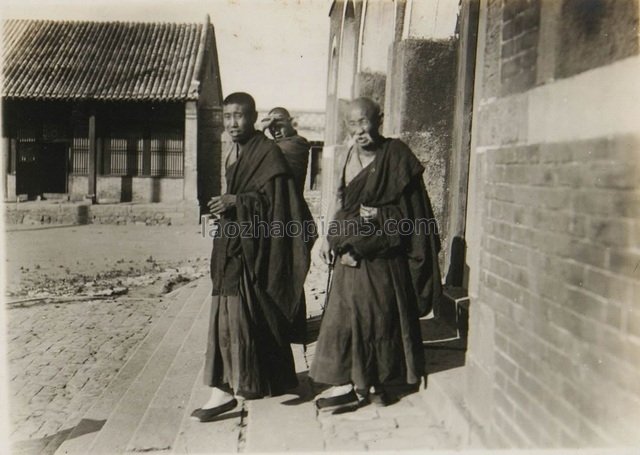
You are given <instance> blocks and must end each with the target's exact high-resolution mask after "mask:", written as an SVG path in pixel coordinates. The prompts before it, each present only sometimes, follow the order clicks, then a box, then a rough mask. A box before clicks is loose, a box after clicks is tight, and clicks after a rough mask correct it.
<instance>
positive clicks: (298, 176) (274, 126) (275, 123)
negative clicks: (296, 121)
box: [261, 107, 311, 194]
mask: <svg viewBox="0 0 640 455" xmlns="http://www.w3.org/2000/svg"><path fill="white" fill-rule="evenodd" d="M261 127H262V128H263V131H264V130H265V129H268V130H269V133H270V134H271V136H273V138H274V139H275V141H276V143H277V144H278V147H280V150H282V153H283V154H284V157H285V158H286V160H287V162H288V163H289V166H290V167H291V171H292V172H293V179H294V180H295V182H296V188H297V189H298V191H300V194H302V193H303V192H304V182H305V180H306V178H307V165H308V164H309V151H310V150H311V144H309V142H308V141H307V140H306V139H305V138H304V137H302V136H300V135H299V134H298V132H297V131H296V129H295V128H294V127H293V118H292V117H291V114H289V111H288V110H286V109H285V108H284V107H274V108H273V109H271V110H270V111H269V114H268V115H267V117H265V118H264V119H262V121H261Z"/></svg>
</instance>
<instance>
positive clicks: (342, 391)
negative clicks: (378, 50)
mask: <svg viewBox="0 0 640 455" xmlns="http://www.w3.org/2000/svg"><path fill="white" fill-rule="evenodd" d="M351 390H353V385H352V384H345V385H336V386H333V387H331V388H330V389H329V390H328V394H327V395H326V396H327V397H328V398H330V397H338V396H340V395H346V394H347V393H349V392H351Z"/></svg>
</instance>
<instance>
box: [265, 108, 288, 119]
mask: <svg viewBox="0 0 640 455" xmlns="http://www.w3.org/2000/svg"><path fill="white" fill-rule="evenodd" d="M269 115H270V116H274V117H279V118H290V117H291V114H289V111H288V110H286V109H285V108H284V107H274V108H273V109H271V110H270V111H269Z"/></svg>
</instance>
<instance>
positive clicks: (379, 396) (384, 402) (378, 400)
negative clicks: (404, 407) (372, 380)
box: [368, 390, 391, 406]
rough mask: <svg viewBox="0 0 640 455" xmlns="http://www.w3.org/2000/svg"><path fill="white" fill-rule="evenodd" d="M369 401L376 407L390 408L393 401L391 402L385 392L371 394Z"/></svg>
mask: <svg viewBox="0 0 640 455" xmlns="http://www.w3.org/2000/svg"><path fill="white" fill-rule="evenodd" d="M368 399H369V403H371V404H373V405H375V406H388V405H389V404H391V400H389V397H388V396H387V394H386V393H384V391H383V390H381V391H379V392H370V393H369V396H368Z"/></svg>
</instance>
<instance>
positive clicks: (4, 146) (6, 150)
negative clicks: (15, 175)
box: [2, 136, 11, 197]
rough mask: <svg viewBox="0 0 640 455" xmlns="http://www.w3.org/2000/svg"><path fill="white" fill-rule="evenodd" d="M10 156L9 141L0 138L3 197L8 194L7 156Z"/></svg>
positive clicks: (3, 137)
mask: <svg viewBox="0 0 640 455" xmlns="http://www.w3.org/2000/svg"><path fill="white" fill-rule="evenodd" d="M10 154H11V141H10V140H9V138H8V137H5V136H2V169H3V172H2V191H3V194H4V195H5V197H6V196H7V194H8V185H7V181H8V178H7V177H8V174H9V172H10V169H9V163H10V162H9V156H10Z"/></svg>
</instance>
